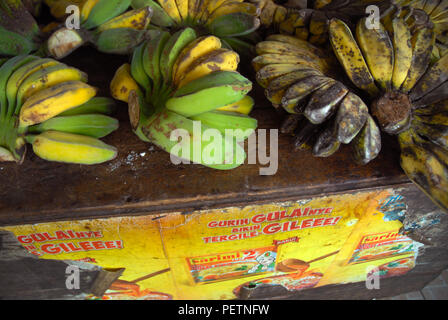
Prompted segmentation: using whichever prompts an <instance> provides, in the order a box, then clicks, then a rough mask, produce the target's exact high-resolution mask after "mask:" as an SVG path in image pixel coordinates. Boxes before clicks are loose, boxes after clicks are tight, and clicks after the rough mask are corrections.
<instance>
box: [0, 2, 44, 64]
mask: <svg viewBox="0 0 448 320" xmlns="http://www.w3.org/2000/svg"><path fill="white" fill-rule="evenodd" d="M41 44H42V40H41V38H40V29H39V26H38V24H37V22H36V20H35V19H34V17H33V16H32V14H31V13H30V12H29V11H28V10H27V8H26V7H25V5H24V4H23V3H22V1H21V0H2V2H1V3H0V56H16V55H19V54H29V53H34V52H37V51H39V50H40V48H41Z"/></svg>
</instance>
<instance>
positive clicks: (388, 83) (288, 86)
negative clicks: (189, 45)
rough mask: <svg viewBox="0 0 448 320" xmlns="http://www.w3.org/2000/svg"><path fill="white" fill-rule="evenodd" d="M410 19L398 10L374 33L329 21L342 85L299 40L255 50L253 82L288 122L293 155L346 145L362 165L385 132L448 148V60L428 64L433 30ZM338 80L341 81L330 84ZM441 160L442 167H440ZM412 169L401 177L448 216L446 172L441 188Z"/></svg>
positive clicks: (363, 24) (326, 62)
mask: <svg viewBox="0 0 448 320" xmlns="http://www.w3.org/2000/svg"><path fill="white" fill-rule="evenodd" d="M408 13H409V11H406V10H405V9H403V8H399V9H398V10H397V12H396V14H395V15H393V16H392V15H390V14H389V15H387V16H384V17H383V18H382V20H381V22H380V23H379V27H378V28H371V26H370V25H369V23H368V21H367V17H365V18H362V19H360V20H358V22H357V24H356V27H355V28H354V30H353V32H352V30H351V28H350V27H349V26H348V25H347V24H346V23H345V22H343V21H342V20H340V19H335V18H333V19H331V20H330V22H329V39H330V43H331V47H332V51H333V53H334V55H335V57H336V58H337V60H338V62H339V68H341V67H342V69H343V70H344V71H345V75H346V78H347V80H346V81H344V77H341V75H340V73H341V72H344V71H342V70H341V71H339V69H338V68H337V67H336V66H334V65H333V64H332V62H331V60H330V59H328V58H326V55H325V53H323V51H322V50H320V49H318V48H317V47H314V46H312V45H311V44H310V43H308V42H306V41H303V40H300V39H298V38H296V37H292V36H286V35H271V36H268V37H267V38H266V41H264V42H261V43H259V44H258V45H257V46H256V51H257V54H258V56H257V57H256V58H255V59H254V60H253V61H252V63H253V66H254V68H255V70H256V71H257V75H256V77H257V82H258V83H259V84H260V85H262V86H263V87H264V88H265V94H266V96H267V98H268V99H269V100H270V101H271V102H272V103H273V105H274V106H275V107H280V106H281V107H282V108H284V109H285V110H286V111H287V112H288V113H289V114H290V115H289V116H288V117H287V119H286V121H285V122H284V123H283V125H282V131H283V132H289V133H294V134H295V136H296V141H295V144H296V147H298V148H300V147H302V146H307V145H311V146H312V147H313V153H314V155H316V156H323V157H326V156H329V155H331V154H333V153H334V152H335V151H336V150H338V148H339V146H340V144H347V143H350V145H351V146H352V149H353V154H354V156H355V158H356V159H357V160H358V162H360V163H364V164H365V163H368V162H369V161H371V160H373V159H374V158H375V157H376V156H377V155H378V154H379V152H380V149H381V131H383V132H386V133H388V134H390V135H399V136H400V137H404V136H407V135H409V134H410V133H409V132H416V133H417V134H418V135H419V136H421V137H422V138H423V139H424V140H427V142H430V143H432V144H437V145H438V146H439V147H441V148H445V149H446V148H448V130H447V128H448V118H447V117H446V114H445V112H446V110H447V109H446V106H447V103H448V81H447V80H448V57H447V56H446V55H445V56H443V57H441V58H440V59H438V60H436V61H432V60H431V55H432V49H433V46H434V44H435V33H434V29H433V28H431V26H430V25H422V26H420V27H419V28H414V29H412V28H409V22H408V21H409V19H411V20H412V19H417V18H416V16H414V15H412V14H411V15H409V14H408ZM338 73H339V76H338V79H339V80H340V81H338V80H335V76H334V74H338ZM342 82H344V83H342ZM399 139H401V140H403V139H402V138H399ZM405 140H406V141H410V140H409V139H405ZM412 141H413V140H412ZM411 144H412V143H411ZM415 148H418V147H415ZM403 157H405V156H404V155H403ZM406 159H407V158H406ZM420 159H424V157H423V156H422V157H421V158H420ZM431 159H432V158H431ZM446 160H447V158H444V160H441V161H442V164H444V165H445V166H446V165H447V164H448V162H446ZM419 161H420V160H419ZM421 161H423V160H421ZM431 161H433V160H431ZM444 161H445V162H444ZM403 163H405V164H403ZM410 163H411V160H409V161H408V160H403V161H402V166H403V169H404V170H405V172H406V173H407V174H408V175H409V176H410V177H411V179H413V180H414V181H416V183H417V184H419V185H420V186H421V187H422V188H423V189H425V191H426V192H427V193H428V194H430V195H431V197H432V198H433V199H435V202H436V203H439V204H440V203H442V204H443V207H444V208H445V209H448V206H447V202H446V188H445V187H446V185H445V184H444V183H445V182H444V181H446V179H448V178H447V176H446V172H445V171H437V172H438V174H442V173H443V172H445V176H444V177H443V179H445V180H443V179H441V180H440V184H437V182H436V181H439V180H437V179H438V178H435V180H433V181H430V182H426V183H424V182H421V181H419V180H418V179H419V178H418V177H420V175H419V173H418V172H417V171H415V172H414V171H412V170H414V169H413V168H414V167H413V165H411V164H410ZM412 163H413V162H412ZM434 163H435V160H434ZM430 166H431V165H430ZM434 166H436V165H435V164H434ZM421 168H423V167H421ZM437 168H438V167H437ZM433 169H434V170H436V168H435V167H434V168H433ZM415 170H417V169H415ZM422 170H423V169H422ZM437 170H438V169H437ZM432 172H433V171H431V170H429V169H428V170H427V171H426V173H425V174H426V177H435V175H432ZM413 177H417V178H413ZM422 179H423V178H422ZM440 188H442V189H443V188H445V195H443V193H440V192H439V191H438V190H440Z"/></svg>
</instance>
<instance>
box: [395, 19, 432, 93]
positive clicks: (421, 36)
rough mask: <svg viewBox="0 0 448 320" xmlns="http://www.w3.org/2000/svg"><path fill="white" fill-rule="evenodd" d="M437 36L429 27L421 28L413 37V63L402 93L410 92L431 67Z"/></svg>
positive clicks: (402, 87)
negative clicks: (429, 66)
mask: <svg viewBox="0 0 448 320" xmlns="http://www.w3.org/2000/svg"><path fill="white" fill-rule="evenodd" d="M434 42H435V34H434V32H433V31H432V29H430V28H428V27H423V28H420V29H418V30H417V31H416V33H415V34H414V35H413V36H412V52H413V53H412V63H411V66H410V68H409V72H408V75H407V77H406V79H405V81H404V82H403V85H402V86H401V89H402V91H404V92H406V93H407V92H409V91H410V90H411V89H412V88H413V87H414V85H415V84H416V83H417V81H418V80H419V79H420V77H421V76H422V75H423V73H424V72H425V71H426V68H427V67H428V65H429V62H430V60H431V53H432V47H433V45H434Z"/></svg>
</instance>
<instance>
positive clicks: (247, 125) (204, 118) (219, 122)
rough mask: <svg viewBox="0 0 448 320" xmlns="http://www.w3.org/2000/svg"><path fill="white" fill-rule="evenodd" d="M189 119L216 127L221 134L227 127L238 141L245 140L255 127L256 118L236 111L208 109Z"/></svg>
mask: <svg viewBox="0 0 448 320" xmlns="http://www.w3.org/2000/svg"><path fill="white" fill-rule="evenodd" d="M190 119H191V120H196V121H201V123H202V124H205V125H206V126H208V127H210V128H215V129H218V130H219V131H220V132H221V133H222V134H223V135H225V134H226V130H228V129H229V130H234V131H232V132H233V133H234V134H235V138H236V139H237V140H238V141H244V140H246V139H247V138H248V137H249V136H250V135H251V134H252V133H253V132H255V129H256V128H257V120H256V119H254V118H251V117H249V116H246V115H243V114H240V113H236V112H228V111H209V112H204V113H201V114H198V115H195V116H192V117H190ZM238 129H240V130H238ZM229 133H230V132H229Z"/></svg>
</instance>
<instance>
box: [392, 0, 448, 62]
mask: <svg viewBox="0 0 448 320" xmlns="http://www.w3.org/2000/svg"><path fill="white" fill-rule="evenodd" d="M392 3H393V4H394V6H392V7H391V8H389V9H388V11H387V12H386V14H393V13H394V12H396V10H397V7H407V9H405V10H407V11H409V12H413V13H414V15H416V16H418V19H411V21H409V22H410V23H412V25H411V26H410V27H412V28H415V27H419V26H421V25H423V24H428V23H431V24H432V25H433V26H434V32H435V34H436V40H437V41H436V45H435V46H434V50H433V55H434V57H435V58H436V59H437V58H440V57H441V56H443V55H445V54H446V53H448V1H447V0H392ZM424 13H426V15H425V14H424Z"/></svg>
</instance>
